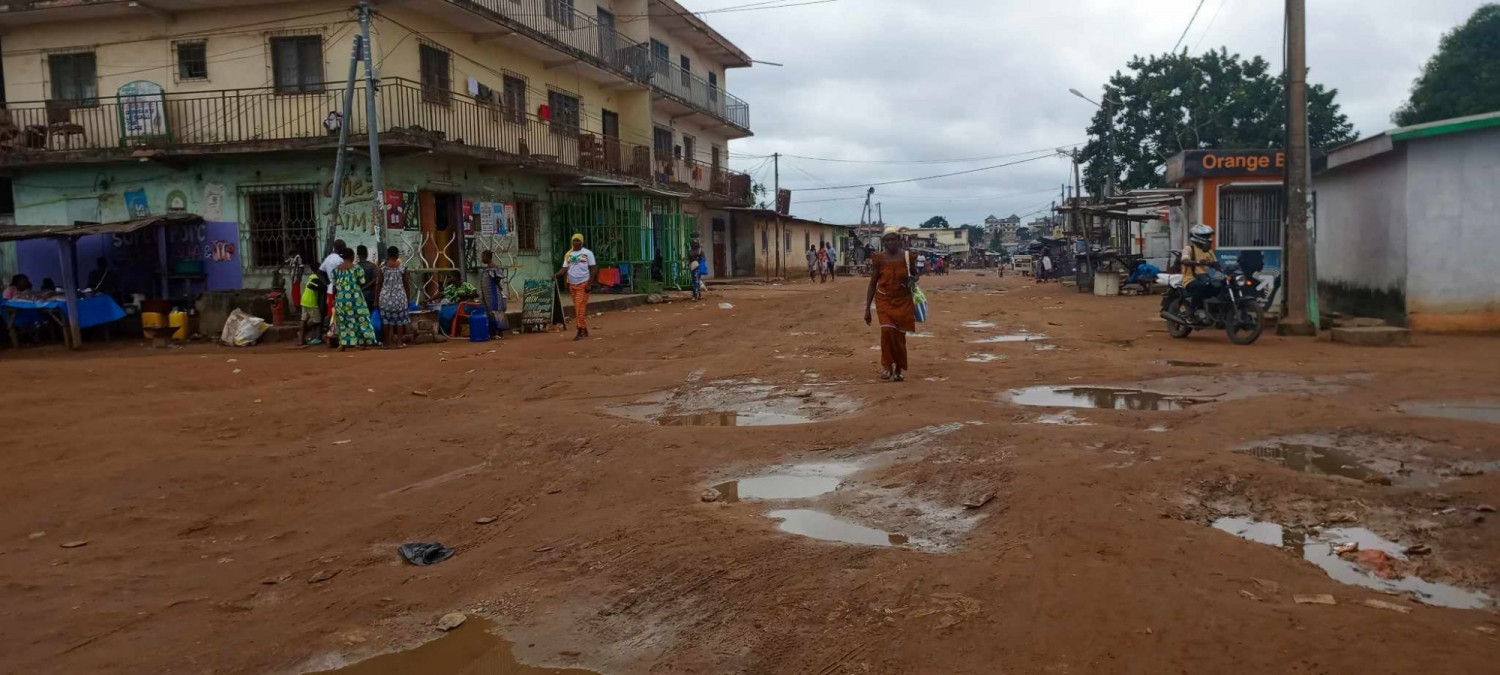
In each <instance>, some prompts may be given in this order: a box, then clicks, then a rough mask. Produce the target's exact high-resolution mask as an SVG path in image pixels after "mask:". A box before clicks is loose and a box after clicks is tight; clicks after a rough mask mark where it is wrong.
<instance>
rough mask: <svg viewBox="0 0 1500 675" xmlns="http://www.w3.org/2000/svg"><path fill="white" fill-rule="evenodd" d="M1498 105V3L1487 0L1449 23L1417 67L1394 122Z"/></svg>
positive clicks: (1409, 122) (1405, 122)
mask: <svg viewBox="0 0 1500 675" xmlns="http://www.w3.org/2000/svg"><path fill="white" fill-rule="evenodd" d="M1497 110H1500V4H1493V3H1491V4H1487V5H1483V6H1481V7H1480V8H1479V9H1478V10H1476V11H1475V12H1474V15H1473V16H1470V17H1469V20H1468V21H1466V22H1464V24H1463V25H1461V26H1459V27H1457V28H1454V29H1453V30H1452V31H1451V32H1449V33H1448V34H1447V35H1444V36H1443V41H1442V42H1440V43H1438V51H1437V53H1436V54H1434V55H1433V56H1432V59H1431V60H1429V61H1428V62H1427V65H1426V66H1424V67H1423V68H1422V75H1421V76H1420V77H1418V78H1417V81H1416V82H1415V83H1414V84H1413V85H1412V88H1411V98H1410V99H1408V100H1407V102H1406V104H1405V105H1403V106H1401V108H1400V109H1398V110H1397V111H1396V113H1395V114H1394V115H1391V121H1393V122H1395V123H1396V124H1397V125H1398V126H1403V127H1409V126H1411V125H1413V124H1422V123H1425V122H1435V121H1437V120H1445V119H1451V118H1454V117H1463V116H1465V115H1478V114H1480V113H1487V112H1495V111H1497Z"/></svg>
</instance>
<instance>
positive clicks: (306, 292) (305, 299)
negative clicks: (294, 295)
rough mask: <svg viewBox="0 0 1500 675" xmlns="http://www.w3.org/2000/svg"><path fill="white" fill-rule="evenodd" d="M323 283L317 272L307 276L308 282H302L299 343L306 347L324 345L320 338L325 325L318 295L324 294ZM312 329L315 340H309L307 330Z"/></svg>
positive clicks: (298, 331)
mask: <svg viewBox="0 0 1500 675" xmlns="http://www.w3.org/2000/svg"><path fill="white" fill-rule="evenodd" d="M321 288H322V283H321V281H320V279H319V277H318V273H317V272H313V273H312V274H309V275H307V280H306V281H304V282H302V297H301V298H300V299H299V300H298V304H299V305H301V307H302V322H301V325H300V326H298V328H297V342H298V343H300V344H304V345H320V344H323V340H322V338H320V337H318V334H319V333H320V332H321V327H322V325H323V316H322V313H321V312H319V311H318V294H319V293H321V292H322V290H321ZM308 328H312V331H313V339H312V340H311V341H309V340H308V339H307V329H308Z"/></svg>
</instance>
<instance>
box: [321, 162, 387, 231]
mask: <svg viewBox="0 0 1500 675" xmlns="http://www.w3.org/2000/svg"><path fill="white" fill-rule="evenodd" d="M333 183H334V182H333V181H332V180H329V181H326V182H324V183H323V197H324V198H326V199H333ZM375 206H376V203H375V186H374V184H373V183H371V181H370V176H369V173H368V172H363V173H359V174H357V175H349V176H345V177H344V184H343V194H342V195H340V199H339V205H338V210H339V228H338V229H339V231H340V232H345V233H350V234H364V235H371V236H373V235H376V234H378V230H379V227H378V225H379V224H378V223H377V222H376V221H375Z"/></svg>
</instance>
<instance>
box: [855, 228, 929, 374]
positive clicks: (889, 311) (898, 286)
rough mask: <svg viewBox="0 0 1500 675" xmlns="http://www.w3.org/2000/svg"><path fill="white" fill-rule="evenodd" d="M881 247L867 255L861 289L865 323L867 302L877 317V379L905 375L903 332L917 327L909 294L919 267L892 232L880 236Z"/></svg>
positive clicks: (914, 305) (899, 237)
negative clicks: (864, 282) (864, 284)
mask: <svg viewBox="0 0 1500 675" xmlns="http://www.w3.org/2000/svg"><path fill="white" fill-rule="evenodd" d="M880 243H881V245H882V247H883V248H882V250H881V252H880V253H877V254H875V255H874V256H873V257H871V259H870V287H869V290H868V291H867V292H866V293H865V325H867V326H868V325H870V323H871V315H870V306H871V304H873V305H874V309H875V315H876V316H878V317H879V319H880V368H881V371H880V379H882V380H888V381H893V382H901V381H903V380H904V379H906V375H905V374H906V369H907V365H908V364H907V358H906V334H907V333H914V332H916V330H917V307H916V302H915V301H914V300H913V298H912V290H913V288H915V286H916V282H917V277H918V276H920V275H921V271H920V270H921V268H920V267H918V266H917V264H916V259H917V256H916V254H914V253H911V252H909V251H907V250H906V249H905V247H903V246H902V242H901V235H898V234H896V233H894V232H892V233H889V234H887V235H885V236H884V237H881V239H880Z"/></svg>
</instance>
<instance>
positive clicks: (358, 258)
mask: <svg viewBox="0 0 1500 675" xmlns="http://www.w3.org/2000/svg"><path fill="white" fill-rule="evenodd" d="M354 263H355V264H356V265H359V269H360V270H361V271H363V272H364V273H365V282H364V283H365V285H364V287H363V288H362V289H361V290H362V291H364V294H365V306H366V307H368V308H370V309H371V310H374V309H375V308H376V307H379V305H378V304H376V301H377V298H378V297H379V293H378V291H377V290H376V288H375V285H376V284H377V283H379V281H380V278H379V276H378V273H379V271H380V270H379V268H378V266H377V265H376V264H375V261H373V260H370V249H369V248H368V247H366V246H365V245H364V244H360V245H359V246H355V247H354Z"/></svg>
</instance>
